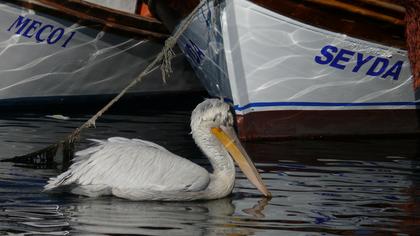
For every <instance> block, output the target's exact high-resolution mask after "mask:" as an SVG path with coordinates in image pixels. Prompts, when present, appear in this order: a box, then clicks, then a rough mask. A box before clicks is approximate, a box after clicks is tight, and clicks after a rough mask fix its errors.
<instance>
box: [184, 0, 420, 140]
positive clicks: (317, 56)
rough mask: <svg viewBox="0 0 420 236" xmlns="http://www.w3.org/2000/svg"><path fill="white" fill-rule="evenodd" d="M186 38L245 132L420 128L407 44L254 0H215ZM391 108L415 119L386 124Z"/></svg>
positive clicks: (201, 71)
mask: <svg viewBox="0 0 420 236" xmlns="http://www.w3.org/2000/svg"><path fill="white" fill-rule="evenodd" d="M209 9H210V10H209ZM179 44H180V47H181V48H182V49H184V51H185V54H186V55H188V57H189V60H190V61H191V64H192V65H193V67H194V69H195V70H196V72H197V74H198V75H199V77H200V78H201V80H202V81H203V82H204V83H205V84H206V85H205V87H206V88H207V90H208V91H209V92H210V93H211V94H212V95H213V96H218V97H224V98H225V99H227V100H230V101H232V103H233V106H234V108H235V111H236V114H237V115H238V124H239V133H240V135H241V137H242V138H254V137H262V138H264V137H285V136H319V135H352V134H383V133H387V134H388V133H412V132H418V125H417V119H416V115H415V113H416V105H418V104H419V101H418V100H416V97H415V93H414V90H413V81H412V76H411V73H410V64H409V61H408V58H407V52H406V51H405V50H401V49H397V48H392V47H388V46H384V45H380V44H375V43H372V42H368V41H364V40H360V39H356V38H353V37H350V36H347V35H344V34H339V33H334V32H331V31H327V30H323V29H320V28H317V27H313V26H311V25H308V24H304V23H301V22H298V21H296V20H293V19H290V18H288V17H285V16H282V15H280V14H278V13H275V12H272V11H270V10H268V9H265V8H263V7H260V6H258V5H256V4H254V3H252V2H250V1H245V0H232V1H226V2H223V3H222V4H221V5H219V6H218V7H215V8H213V7H212V3H210V4H207V5H206V6H205V7H203V9H202V11H201V12H200V14H198V15H197V16H196V18H195V21H194V23H193V24H192V25H191V27H190V28H189V31H188V32H186V33H185V34H184V37H183V39H182V40H181V41H180V42H179ZM417 99H418V98H417ZM357 112H358V113H357ZM399 112H401V113H399ZM391 113H392V114H394V116H400V115H401V116H407V117H406V118H401V119H400V121H398V122H396V123H395V122H394V123H392V122H390V123H389V122H382V121H380V119H390V120H395V119H398V118H395V117H391V118H390V117H389V115H390V114H391ZM303 114H304V115H303ZM354 114H356V115H354ZM359 115H360V119H359V118H357V117H358V116H359ZM293 116H294V118H293ZM310 117H311V118H310ZM330 118H331V119H330ZM369 119H370V120H369ZM260 122H263V123H265V125H261V124H259V123H260ZM346 123H347V124H348V126H349V127H344V128H343V127H342V126H343V124H346ZM399 123H403V124H405V125H401V126H400V127H398V124H399ZM390 125H396V127H393V128H391V129H390V127H389V126H390ZM279 127H281V128H279ZM363 127H371V129H370V130H369V128H368V129H365V130H360V129H363ZM257 129H261V130H260V131H257Z"/></svg>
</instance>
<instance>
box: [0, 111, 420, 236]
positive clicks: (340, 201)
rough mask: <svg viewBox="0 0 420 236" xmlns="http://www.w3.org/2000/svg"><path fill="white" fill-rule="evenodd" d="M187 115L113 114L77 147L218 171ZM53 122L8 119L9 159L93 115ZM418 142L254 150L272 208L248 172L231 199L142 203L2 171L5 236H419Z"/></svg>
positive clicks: (51, 172)
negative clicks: (126, 143)
mask: <svg viewBox="0 0 420 236" xmlns="http://www.w3.org/2000/svg"><path fill="white" fill-rule="evenodd" d="M140 110H141V109H140ZM187 110H188V109H177V110H171V111H168V110H158V111H156V110H150V109H148V110H144V111H143V112H137V114H134V115H133V114H131V115H130V114H129V115H117V114H113V115H106V116H104V118H103V119H101V120H100V121H98V123H97V128H96V129H91V130H88V131H87V132H85V133H83V135H82V142H81V143H80V144H79V145H78V147H77V148H78V149H80V148H83V147H86V146H87V145H89V142H88V141H86V139H87V138H106V137H110V136H124V137H128V138H134V137H136V138H143V139H147V140H151V141H154V142H157V143H159V144H161V145H163V146H165V147H167V148H168V149H169V150H171V151H173V152H175V153H177V154H179V155H182V156H186V157H190V159H192V160H193V161H195V162H197V163H199V164H201V165H205V166H206V167H208V162H207V161H206V159H204V158H203V156H202V155H201V153H200V152H199V150H198V149H197V148H196V146H195V145H194V143H193V141H192V140H191V136H190V135H189V134H188V133H189V127H188V125H189V111H187ZM45 115H49V114H47V113H42V114H39V113H34V114H22V113H19V114H8V115H2V116H1V117H0V140H1V142H0V150H1V155H0V158H2V159H3V158H7V157H10V156H14V155H21V154H25V153H27V152H29V151H33V150H36V149H37V148H40V147H44V146H45V145H47V144H50V143H52V142H54V141H55V140H57V139H58V138H60V137H64V136H65V135H66V134H68V133H69V132H71V131H72V129H73V128H74V127H77V126H78V125H80V124H81V123H82V122H83V121H85V120H86V119H87V118H88V117H89V116H88V115H78V114H64V115H68V116H70V120H54V119H50V118H46V117H45ZM418 144H419V140H416V139H410V138H406V139H378V140H374V139H359V140H356V139H352V140H318V141H317V140H301V141H297V140H294V141H276V142H248V143H245V147H246V149H247V150H248V151H249V154H250V156H251V157H252V158H253V159H254V160H255V162H256V165H257V168H258V169H259V170H260V171H261V172H262V176H263V179H264V181H265V182H266V183H267V185H268V186H269V189H270V190H271V192H272V193H273V198H272V199H271V200H269V201H268V200H267V199H264V198H261V197H260V194H259V193H258V191H257V190H256V189H255V188H254V187H253V186H252V185H251V184H250V183H249V182H248V181H247V180H246V179H245V178H244V176H243V174H242V173H241V172H239V171H238V176H237V180H236V187H235V189H234V191H233V194H232V195H231V196H229V197H227V198H225V199H220V200H216V201H198V202H178V203H174V202H167V203H164V202H132V201H127V200H123V199H118V198H115V197H101V198H93V199H90V198H85V197H79V196H75V195H69V194H47V193H44V192H42V187H43V185H44V184H45V183H46V181H47V179H48V178H49V177H51V176H55V175H57V174H58V173H59V171H60V170H58V169H36V168H27V167H22V166H18V165H16V164H12V163H0V235H13V234H20V235H68V234H72V235H416V233H417V232H420V218H419V217H420V172H419V170H420V161H419V159H418V156H419V151H420V150H419V147H418V146H419V145H418ZM417 235H420V233H417Z"/></svg>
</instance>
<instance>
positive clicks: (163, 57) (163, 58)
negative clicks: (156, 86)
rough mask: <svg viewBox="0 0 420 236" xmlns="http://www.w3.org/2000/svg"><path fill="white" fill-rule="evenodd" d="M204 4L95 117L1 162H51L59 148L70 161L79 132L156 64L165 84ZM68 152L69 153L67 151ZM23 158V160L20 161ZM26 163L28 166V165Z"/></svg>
mask: <svg viewBox="0 0 420 236" xmlns="http://www.w3.org/2000/svg"><path fill="white" fill-rule="evenodd" d="M204 3H205V0H201V1H200V3H199V4H198V5H197V6H196V8H195V9H194V10H193V11H192V12H191V13H190V14H189V15H188V16H187V17H186V18H185V19H184V20H183V21H182V22H181V23H180V26H179V27H178V29H177V30H176V31H175V33H174V34H173V35H172V36H171V37H169V38H168V39H167V40H166V41H165V45H164V47H163V49H162V51H161V52H160V53H159V54H158V55H157V56H156V58H155V59H154V60H153V61H152V62H151V63H150V64H149V65H148V66H147V67H146V68H145V69H144V70H143V72H142V73H140V75H139V76H137V77H136V78H135V79H134V80H133V81H131V83H129V84H128V85H127V86H126V87H125V88H124V89H123V90H122V91H121V92H120V93H119V94H118V95H117V96H115V97H114V98H113V99H112V100H111V101H109V102H108V104H106V105H105V106H104V107H103V108H102V109H100V110H99V111H98V112H97V113H96V114H95V115H93V116H92V117H91V118H90V119H89V120H87V121H86V122H85V123H83V124H82V125H81V126H80V127H78V128H76V129H75V130H74V131H73V132H72V133H71V134H70V135H68V136H67V137H65V138H64V139H63V140H60V141H58V142H57V143H55V144H52V145H50V146H48V147H45V148H43V149H40V150H37V151H35V152H32V153H28V154H25V155H23V156H16V157H14V158H11V159H7V160H3V161H14V162H20V161H23V162H26V161H25V160H28V162H30V163H32V162H33V161H29V160H30V159H34V158H37V159H42V160H52V158H53V157H54V156H55V155H56V152H57V150H59V149H60V148H61V149H62V150H63V161H64V160H66V159H67V160H71V159H72V157H73V150H74V144H75V143H76V142H77V141H78V140H79V138H80V134H81V132H82V131H83V130H84V129H86V128H90V127H95V122H96V120H97V119H98V118H99V117H101V116H102V115H103V114H104V113H105V112H106V111H108V109H109V108H110V107H111V106H112V105H114V104H115V103H116V102H117V101H118V100H120V98H121V97H122V96H124V94H126V93H127V91H128V90H129V89H130V88H132V87H133V86H135V85H136V84H138V83H139V82H141V81H142V80H143V78H144V77H145V76H146V75H147V74H149V73H150V72H151V71H152V70H153V69H154V68H155V67H156V65H157V64H158V63H161V66H160V67H161V71H162V78H163V80H164V81H165V82H166V77H167V76H169V75H170V74H171V73H172V65H171V60H172V58H173V57H174V56H175V53H174V51H173V47H175V45H176V43H177V41H178V39H179V38H180V37H181V35H182V34H183V33H184V32H185V30H186V29H187V28H188V27H189V25H190V24H191V22H192V21H193V20H194V16H195V15H196V13H197V12H198V10H199V9H200V8H201V7H202V5H203V4H204ZM69 150H70V151H69ZM51 155H52V156H51ZM23 157H24V158H25V160H22V159H23ZM30 163H28V164H30Z"/></svg>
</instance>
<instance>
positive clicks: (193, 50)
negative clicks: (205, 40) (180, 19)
mask: <svg viewBox="0 0 420 236" xmlns="http://www.w3.org/2000/svg"><path fill="white" fill-rule="evenodd" d="M185 50H186V51H187V54H188V55H189V56H190V57H191V59H193V60H194V61H195V62H196V63H197V64H200V63H201V61H202V60H203V58H204V57H205V56H206V55H204V53H203V51H202V50H201V49H200V48H199V47H198V46H197V45H196V44H195V43H194V42H193V41H191V40H190V43H187V44H186V45H185Z"/></svg>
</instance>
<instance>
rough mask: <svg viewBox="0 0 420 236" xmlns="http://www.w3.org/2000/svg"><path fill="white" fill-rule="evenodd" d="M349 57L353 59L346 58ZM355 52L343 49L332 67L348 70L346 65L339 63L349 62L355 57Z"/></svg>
mask: <svg viewBox="0 0 420 236" xmlns="http://www.w3.org/2000/svg"><path fill="white" fill-rule="evenodd" d="M347 55H349V56H351V57H346V56H347ZM353 55H354V52H353V51H350V50H346V49H341V50H340V51H339V52H338V54H337V56H335V58H334V60H333V61H332V62H331V64H330V66H332V67H335V68H338V69H340V70H344V68H346V65H342V64H340V63H339V62H340V61H343V62H349V61H350V59H351V58H352V57H353Z"/></svg>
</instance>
